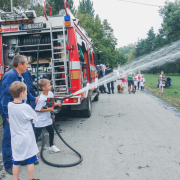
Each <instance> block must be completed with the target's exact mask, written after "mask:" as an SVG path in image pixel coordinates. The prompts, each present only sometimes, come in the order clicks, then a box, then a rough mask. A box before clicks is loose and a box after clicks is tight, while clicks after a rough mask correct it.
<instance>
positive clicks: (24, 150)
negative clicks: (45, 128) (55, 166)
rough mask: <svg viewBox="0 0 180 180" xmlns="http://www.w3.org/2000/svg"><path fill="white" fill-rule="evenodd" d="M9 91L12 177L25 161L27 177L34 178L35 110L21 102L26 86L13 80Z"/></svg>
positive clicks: (35, 145)
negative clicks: (11, 98) (10, 98)
mask: <svg viewBox="0 0 180 180" xmlns="http://www.w3.org/2000/svg"><path fill="white" fill-rule="evenodd" d="M9 91H10V93H11V95H12V97H13V98H14V101H13V102H9V103H8V115H9V125H10V132H11V147H12V157H13V160H12V161H13V177H14V180H18V179H19V169H20V164H23V163H25V162H26V163H27V171H28V175H29V179H30V180H33V179H34V162H35V161H37V160H38V156H37V153H38V147H37V144H36V139H35V135H34V131H33V127H32V124H31V122H32V121H33V122H37V115H36V113H35V111H34V110H33V109H32V108H31V106H29V105H28V104H24V103H22V101H23V100H25V98H26V96H27V86H26V84H24V83H23V82H20V81H15V82H13V83H12V84H11V85H10V87H9Z"/></svg>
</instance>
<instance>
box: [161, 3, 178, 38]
mask: <svg viewBox="0 0 180 180" xmlns="http://www.w3.org/2000/svg"><path fill="white" fill-rule="evenodd" d="M159 12H160V15H161V16H162V17H163V30H164V31H165V32H166V36H167V40H168V41H169V42H173V41H176V40H178V39H180V1H179V0H176V1H175V2H168V1H167V2H166V3H165V6H164V7H163V8H161V9H160V11H159Z"/></svg>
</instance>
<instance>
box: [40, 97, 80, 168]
mask: <svg viewBox="0 0 180 180" xmlns="http://www.w3.org/2000/svg"><path fill="white" fill-rule="evenodd" d="M71 96H72V95H71ZM69 97H70V96H69ZM66 98H67V97H66ZM66 98H63V99H61V101H63V100H64V99H66ZM56 99H57V98H48V99H47V101H46V106H47V107H52V106H53V104H54V100H56ZM58 100H60V99H58ZM59 111H60V107H59V108H58V110H57V111H56V113H59ZM51 115H52V117H53V118H54V119H55V112H52V113H51ZM53 127H54V130H55V131H56V133H57V135H58V136H59V138H60V139H61V140H62V141H63V143H64V144H65V145H66V146H67V147H69V148H70V149H71V150H72V151H73V152H75V153H76V154H77V155H78V156H79V161H77V162H74V163H70V164H55V163H51V162H49V161H47V160H46V159H45V158H44V155H43V151H44V146H45V140H44V131H42V147H41V153H40V155H41V159H42V161H43V162H44V163H46V164H48V165H50V166H54V167H72V166H76V165H78V164H79V163H81V162H82V160H83V158H82V156H81V154H80V153H79V152H77V151H76V150H75V149H74V148H72V147H71V146H70V145H69V144H68V143H67V142H66V141H65V140H64V139H63V137H62V136H61V135H60V133H59V131H58V129H57V127H56V124H55V121H54V120H53Z"/></svg>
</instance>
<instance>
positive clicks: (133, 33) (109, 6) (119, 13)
mask: <svg viewBox="0 0 180 180" xmlns="http://www.w3.org/2000/svg"><path fill="white" fill-rule="evenodd" d="M91 1H92V2H93V7H94V10H95V14H99V17H100V18H101V21H103V20H104V19H107V20H108V22H109V23H110V24H111V27H112V28H113V29H114V35H115V37H116V38H117V40H118V45H117V48H118V47H122V46H125V45H128V44H130V43H134V42H137V41H138V38H139V39H141V38H142V39H144V38H146V37H147V32H148V30H149V29H150V28H151V27H153V28H154V31H155V33H158V29H159V28H160V27H161V23H162V17H161V16H159V12H158V10H159V7H154V6H145V5H140V4H134V3H128V2H123V1H119V0H91ZM127 1H132V2H138V3H145V4H152V5H158V6H164V3H165V1H166V0H127ZM169 1H170V2H174V1H175V0H169ZM74 4H75V6H76V7H78V5H79V0H74Z"/></svg>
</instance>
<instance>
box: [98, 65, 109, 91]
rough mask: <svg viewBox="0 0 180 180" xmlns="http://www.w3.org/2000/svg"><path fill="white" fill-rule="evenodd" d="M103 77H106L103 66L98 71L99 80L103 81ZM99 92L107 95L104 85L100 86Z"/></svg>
mask: <svg viewBox="0 0 180 180" xmlns="http://www.w3.org/2000/svg"><path fill="white" fill-rule="evenodd" d="M103 77H104V74H103V68H102V66H101V65H100V66H99V69H98V71H97V78H98V79H101V78H103ZM99 90H100V91H101V93H107V91H106V88H105V86H104V84H103V85H101V86H99Z"/></svg>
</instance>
